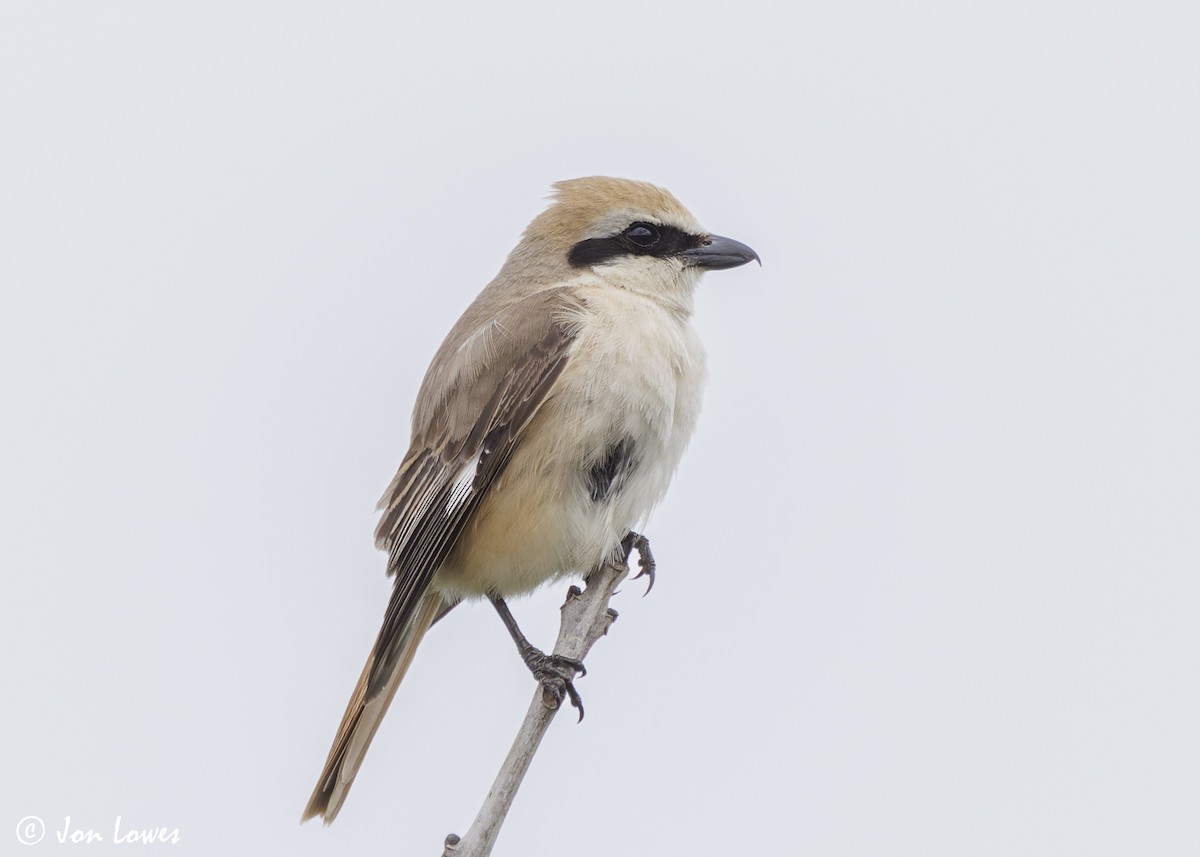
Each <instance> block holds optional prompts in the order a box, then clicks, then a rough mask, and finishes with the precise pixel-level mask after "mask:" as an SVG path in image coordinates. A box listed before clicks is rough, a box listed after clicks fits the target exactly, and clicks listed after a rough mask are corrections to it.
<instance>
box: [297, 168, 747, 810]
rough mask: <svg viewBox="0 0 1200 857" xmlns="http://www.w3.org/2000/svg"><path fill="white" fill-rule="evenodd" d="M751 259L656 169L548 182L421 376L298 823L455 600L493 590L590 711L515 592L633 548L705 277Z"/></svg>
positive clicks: (669, 433)
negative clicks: (334, 726) (352, 649)
mask: <svg viewBox="0 0 1200 857" xmlns="http://www.w3.org/2000/svg"><path fill="white" fill-rule="evenodd" d="M751 261H756V262H758V263H759V264H760V265H761V264H762V263H761V260H760V259H759V257H758V254H757V253H755V251H754V250H752V249H751V248H750V247H748V246H747V245H745V244H743V243H741V242H739V241H736V240H733V239H731V238H725V237H722V236H720V235H714V234H712V233H710V232H708V231H707V230H705V229H704V228H703V227H702V226H701V225H700V223H699V222H698V221H697V220H696V218H695V217H694V216H693V215H692V214H691V213H690V212H689V211H688V210H687V209H686V208H684V206H683V205H682V204H681V203H680V202H679V201H678V200H677V199H676V198H675V197H674V196H673V195H671V193H669V192H668V191H667V190H665V189H663V188H660V187H658V186H656V185H653V184H649V183H646V182H641V181H633V180H630V179H620V178H610V177H604V176H591V177H586V178H577V179H571V180H568V181H561V182H558V183H556V184H555V185H554V186H553V194H552V197H551V201H550V204H549V205H548V207H547V208H546V209H545V210H544V211H543V212H542V213H541V214H539V215H538V216H537V217H536V218H535V219H534V220H533V221H532V222H531V223H530V224H529V226H528V227H527V228H526V229H525V231H524V233H523V234H522V236H521V238H520V240H519V242H518V243H517V245H516V247H515V248H514V249H513V250H512V252H511V253H509V255H508V257H507V259H506V260H505V262H504V264H503V266H502V267H501V269H500V271H499V273H498V274H497V275H496V277H495V278H494V279H493V280H492V281H491V282H490V283H489V284H488V285H487V286H486V287H485V288H484V289H483V291H481V292H480V293H479V295H478V296H477V297H476V298H475V300H474V301H473V302H472V303H471V304H470V305H469V306H468V307H467V309H466V311H465V312H464V313H463V314H462V317H461V318H459V320H458V322H457V323H456V324H455V325H454V326H453V328H452V329H451V330H450V332H449V334H448V335H447V336H446V338H445V340H444V341H443V342H442V344H441V346H440V347H439V348H438V350H437V352H436V353H435V355H434V357H433V360H432V362H431V363H430V365H429V368H428V370H427V371H426V373H425V377H424V380H423V381H422V383H421V386H420V389H419V391H418V394H417V398H416V403H415V406H414V408H413V415H412V434H411V443H410V446H409V449H408V452H407V454H406V455H405V456H404V459H403V461H402V462H401V464H400V467H399V469H398V470H397V472H396V475H395V477H394V478H393V479H392V481H391V483H390V484H389V485H388V487H387V490H386V491H385V492H384V494H383V497H382V498H381V500H380V501H379V507H378V508H379V510H380V512H381V515H380V519H379V523H378V526H377V528H376V530H375V542H376V546H377V547H378V548H380V549H381V550H383V551H386V553H387V558H388V559H387V572H388V575H389V576H391V577H392V578H393V588H392V593H391V597H390V599H389V601H388V604H387V609H386V612H385V614H384V618H383V623H382V626H381V627H380V630H379V633H378V635H377V637H376V639H375V643H374V645H373V647H372V649H371V653H370V655H369V657H368V658H367V662H366V664H365V665H364V667H363V670H362V674H361V675H360V677H359V679H358V682H357V684H356V686H355V688H354V692H353V694H352V695H351V698H350V701H349V704H348V705H347V706H346V712H345V714H344V716H343V718H342V721H341V724H340V726H339V727H338V730H337V734H336V736H335V738H334V741H333V746H332V747H331V749H330V751H329V756H328V759H327V761H326V763H325V766H324V768H323V769H322V771H321V775H320V778H319V779H318V781H317V784H316V787H315V788H314V790H313V793H312V797H311V799H310V800H309V802H308V804H307V806H306V807H305V809H304V812H303V815H302V817H301V821H302V822H303V821H307V820H308V819H310V818H314V817H318V816H319V817H320V818H322V820H323V821H324V823H325V824H327V825H328V824H331V823H332V822H333V820H334V819H335V818H336V817H337V815H338V813H339V811H340V810H341V808H342V805H343V802H344V801H345V800H346V796H347V793H348V791H349V789H350V786H351V785H352V784H353V782H354V778H355V776H356V775H357V773H358V771H359V769H360V766H361V764H362V760H363V755H364V753H365V752H366V750H367V748H368V746H369V745H370V743H371V739H372V738H373V737H374V735H375V732H376V730H377V729H378V728H379V724H380V722H381V721H382V719H383V716H384V714H385V713H386V712H387V709H388V706H389V705H390V704H391V702H392V699H393V697H394V695H395V693H396V689H397V687H398V686H399V684H400V682H401V680H402V679H403V677H404V674H405V672H406V671H407V670H408V668H409V665H410V664H411V663H412V660H413V656H414V654H415V653H416V650H417V647H418V645H419V644H420V642H421V640H422V638H423V637H424V636H425V634H426V632H427V631H428V630H429V629H430V627H431V626H432V625H433V624H434V623H435V622H436V621H437V620H439V619H440V618H441V617H443V616H444V615H445V614H446V613H447V612H449V610H451V609H452V608H453V607H454V606H455V605H457V604H459V603H460V602H462V601H464V600H467V599H487V600H489V601H491V603H492V604H493V606H494V607H495V609H496V611H497V612H498V613H499V614H500V617H501V619H502V620H504V623H505V626H506V627H507V628H508V630H509V632H510V634H511V635H512V637H513V639H514V641H515V642H516V643H517V647H518V651H519V652H520V653H521V656H522V659H523V660H524V661H525V663H526V665H527V666H528V667H529V668H530V670H531V671H532V672H533V674H534V677H535V678H536V679H537V680H538V681H539V682H540V683H541V684H542V685H543V687H544V688H545V690H546V691H547V692H549V693H552V694H553V696H554V699H555V700H556V701H561V700H562V698H563V694H566V696H567V697H569V699H570V702H571V704H572V705H574V706H575V707H577V708H579V709H580V713H581V714H582V703H581V702H580V700H579V696H578V693H577V692H576V690H575V688H574V684H573V679H574V678H575V677H576V675H577V674H578V675H582V673H583V671H584V670H583V665H582V664H581V663H579V662H578V661H573V660H571V659H568V658H563V657H560V656H556V655H547V654H545V653H543V652H541V651H540V650H538V649H537V648H536V647H534V646H533V645H532V644H530V643H529V641H528V640H527V639H525V637H524V635H523V634H521V632H520V629H519V628H518V627H517V624H516V621H515V620H514V619H513V618H512V614H511V613H510V612H509V610H508V606H507V603H506V600H505V599H508V598H512V597H514V596H517V595H521V594H524V593H527V592H530V591H532V590H534V589H536V588H538V587H540V586H541V585H542V584H545V583H547V582H550V581H553V580H557V579H560V578H564V577H569V576H571V575H580V574H586V573H587V572H589V571H590V570H592V569H594V568H597V567H599V566H600V565H601V564H602V563H604V562H606V561H611V560H612V559H613V558H614V557H615V556H618V555H619V551H620V550H621V548H622V546H624V555H625V556H627V555H628V552H629V545H630V543H631V541H630V540H631V539H634V538H640V537H639V536H638V533H637V532H636V531H635V529H634V528H635V527H638V528H640V527H641V525H642V524H643V523H644V521H645V518H646V516H647V515H648V514H649V513H650V511H651V509H652V508H653V507H654V506H655V505H656V504H657V503H658V502H659V501H660V500H661V499H662V498H663V496H664V494H665V492H666V490H667V486H668V483H669V482H670V480H671V477H672V475H673V474H674V472H675V470H676V467H677V465H678V464H679V461H680V457H681V456H682V454H683V451H684V448H685V447H686V446H687V444H688V441H689V439H690V438H691V436H692V433H693V430H694V429H695V426H696V421H697V417H698V416H699V413H700V404H701V395H702V391H703V387H704V381H705V376H706V370H705V354H704V349H703V347H702V345H701V342H700V339H699V337H698V335H697V333H696V331H695V329H694V327H693V325H692V316H693V310H694V297H695V292H696V287H697V285H698V283H699V281H700V277H701V275H702V274H703V273H704V272H705V271H708V270H720V269H726V268H733V267H737V266H739V265H744V264H746V263H748V262H751ZM650 582H651V583H652V582H653V578H651V581H650Z"/></svg>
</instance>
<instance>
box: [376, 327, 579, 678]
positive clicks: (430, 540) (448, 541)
mask: <svg viewBox="0 0 1200 857" xmlns="http://www.w3.org/2000/svg"><path fill="white" fill-rule="evenodd" d="M574 338H575V327H574V325H571V324H569V323H568V322H566V321H565V320H562V319H556V320H554V321H553V323H552V324H551V326H550V330H549V331H548V332H547V333H546V334H545V335H544V336H543V337H542V338H541V339H540V340H537V341H536V342H535V344H534V345H533V346H532V347H530V348H529V349H528V350H527V351H525V352H524V353H523V354H521V353H518V354H517V355H515V356H516V359H515V360H514V361H513V362H512V364H511V366H510V367H509V368H508V370H507V371H506V372H504V374H503V376H502V377H501V378H500V380H499V383H497V384H496V386H495V389H494V390H493V392H492V394H491V396H490V397H488V399H487V400H486V401H485V402H484V403H483V407H482V409H481V410H480V411H479V416H478V419H477V420H476V421H475V422H474V424H473V425H472V426H471V429H470V431H469V432H468V433H467V435H466V437H465V438H462V439H460V440H457V441H456V440H455V439H454V438H452V437H450V436H449V434H448V433H443V434H441V435H440V436H435V440H434V443H433V444H431V445H429V446H423V447H420V448H417V446H416V445H414V448H413V449H412V450H411V451H410V452H409V454H408V455H407V456H406V457H405V460H404V463H403V464H402V465H401V467H400V471H399V472H398V473H397V476H396V479H394V480H393V482H392V485H391V486H390V488H389V493H388V494H387V495H385V500H386V503H385V504H383V505H384V509H385V512H384V515H383V518H382V519H381V521H380V525H379V528H378V529H377V531H376V543H377V544H379V545H380V546H381V547H383V548H385V549H386V550H387V551H388V574H391V575H395V585H394V588H393V590H392V596H391V599H390V600H389V602H388V607H387V612H386V613H385V615H384V620H383V625H382V627H381V628H380V630H379V636H378V638H377V640H376V644H375V655H376V657H375V659H374V664H373V665H372V668H371V672H370V679H369V681H368V683H367V692H366V698H367V699H368V700H370V699H372V698H373V697H375V696H376V695H377V694H379V693H380V692H381V691H382V690H383V689H384V686H385V685H386V683H387V680H388V677H389V676H390V675H391V674H392V670H393V667H394V666H395V663H396V659H397V658H398V657H399V656H400V649H401V647H399V646H397V645H395V643H396V642H397V641H398V640H401V639H402V638H403V631H404V629H405V627H407V625H408V624H409V622H410V621H411V620H412V618H413V616H414V615H415V611H416V610H417V608H418V607H419V605H420V603H421V600H422V598H423V596H424V594H425V592H426V590H427V589H428V588H429V584H430V582H431V581H432V580H433V576H434V575H435V574H436V573H437V570H438V568H440V567H441V565H442V563H443V562H444V561H445V560H446V557H447V556H448V555H449V553H450V551H451V550H453V548H454V545H455V544H456V542H457V541H458V538H459V537H460V536H461V535H462V533H463V530H464V529H465V527H466V526H467V524H468V523H469V521H470V519H471V516H472V514H473V513H474V512H475V510H476V508H478V506H479V502H480V500H481V499H482V498H483V496H484V495H485V494H486V493H487V490H488V488H489V487H490V486H491V485H492V483H493V482H494V481H495V479H496V477H497V476H499V475H500V473H502V472H503V470H504V467H505V466H506V465H507V464H508V461H509V459H510V458H511V456H512V454H513V451H514V450H515V449H516V447H517V444H518V442H519V440H520V435H521V431H522V430H523V429H524V428H525V426H526V425H528V424H529V421H530V420H531V419H532V418H533V416H534V414H536V413H537V410H538V408H540V407H541V405H542V403H543V402H544V401H545V400H546V398H547V397H548V396H549V395H550V392H551V390H552V389H553V387H554V384H555V382H556V381H557V380H558V378H559V376H560V375H561V374H562V371H563V369H564V368H565V366H566V364H567V360H568V358H569V352H570V347H571V344H572V342H573V341H574ZM472 463H473V464H474V472H473V474H471V473H470V472H469V471H467V469H466V468H467V466H468V465H471V464H472ZM468 476H469V477H470V478H469V480H468V479H467V477H468Z"/></svg>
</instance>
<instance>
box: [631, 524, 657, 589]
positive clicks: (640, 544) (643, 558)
mask: <svg viewBox="0 0 1200 857" xmlns="http://www.w3.org/2000/svg"><path fill="white" fill-rule="evenodd" d="M630 535H631V536H633V541H632V542H631V543H630V548H631V549H633V550H636V551H637V552H638V568H639V569H641V570H640V571H639V572H638V573H637V574H636V575H634V577H633V580H637V579H638V578H640V577H646V578H649V580H648V581H647V583H646V591H645V592H643V593H642V597H643V598H645V597H646V596H647V595H649V594H650V590H651V589H653V588H654V569H655V568H657V563H655V561H654V554H653V553H651V552H650V540H649V539H648V538H646V537H645V536H643V535H641V534H640V533H630Z"/></svg>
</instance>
